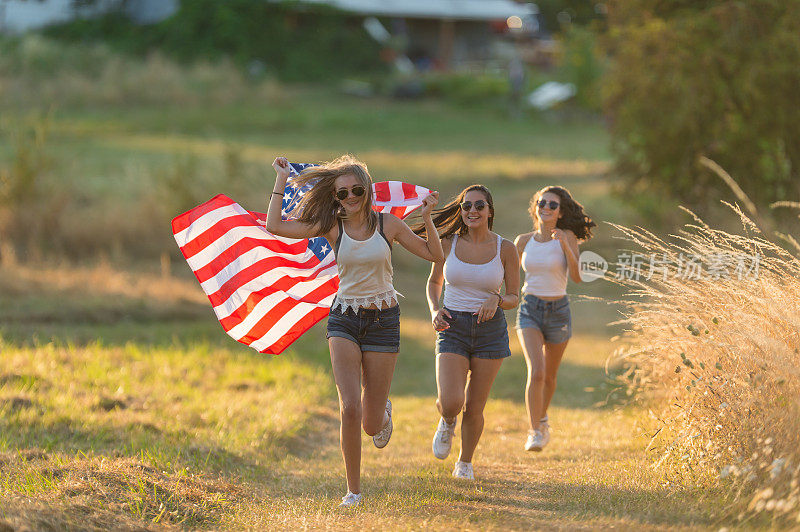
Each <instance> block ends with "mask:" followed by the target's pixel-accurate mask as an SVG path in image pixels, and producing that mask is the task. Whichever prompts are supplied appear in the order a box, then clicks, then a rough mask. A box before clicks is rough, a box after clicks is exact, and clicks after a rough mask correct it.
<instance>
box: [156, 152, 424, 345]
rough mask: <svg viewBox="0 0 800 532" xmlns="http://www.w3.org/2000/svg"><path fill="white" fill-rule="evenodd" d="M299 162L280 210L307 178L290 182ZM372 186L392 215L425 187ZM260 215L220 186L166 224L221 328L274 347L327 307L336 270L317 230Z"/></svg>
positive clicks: (379, 205)
mask: <svg viewBox="0 0 800 532" xmlns="http://www.w3.org/2000/svg"><path fill="white" fill-rule="evenodd" d="M307 166H310V165H308V164H298V163H291V175H290V178H289V182H288V184H287V185H286V189H285V191H284V198H283V208H282V211H281V212H282V215H283V216H284V217H288V216H290V211H291V210H292V209H293V208H294V207H295V205H296V204H297V203H298V202H299V201H300V199H301V198H302V197H303V195H305V194H306V192H308V191H309V190H310V189H311V187H312V186H313V183H312V184H308V185H305V186H304V187H303V188H297V187H295V186H294V185H293V184H292V180H291V176H295V175H297V174H298V173H300V172H301V171H302V170H303V169H304V168H306V167H307ZM372 190H373V208H374V209H375V210H376V211H378V212H390V213H392V214H394V215H395V216H397V217H399V218H404V217H406V216H408V215H409V214H410V213H411V212H412V211H414V210H415V209H416V208H418V207H419V206H420V205H421V204H422V200H423V198H425V196H427V195H428V193H430V190H429V189H427V188H424V187H420V186H416V185H410V184H408V183H402V182H400V181H384V182H381V183H374V184H373V185H372ZM266 218H267V216H266V214H262V213H257V212H250V211H247V210H245V209H243V208H242V207H241V206H240V205H239V204H238V203H236V202H234V201H233V200H232V199H230V198H228V197H227V196H225V195H223V194H220V195H218V196H215V197H213V198H211V199H210V200H208V201H207V202H205V203H203V204H202V205H199V206H197V207H195V208H194V209H191V210H189V211H187V212H185V213H183V214H181V215H180V216H177V217H176V218H175V219H174V220H172V232H173V234H174V236H175V241H176V242H177V243H178V247H180V249H181V252H182V253H183V256H184V257H185V258H186V261H187V262H188V263H189V267H190V268H191V269H192V271H193V272H194V274H195V276H196V277H197V280H198V281H199V282H200V286H201V288H202V289H203V292H205V294H206V295H207V296H208V299H209V301H210V302H211V306H212V307H213V309H214V313H215V314H216V315H217V319H219V322H220V324H222V327H223V329H225V331H226V332H227V333H228V335H230V336H231V337H232V338H233V339H235V340H237V341H239V342H241V343H243V344H245V345H249V346H250V347H252V348H253V349H255V350H257V351H259V352H261V353H269V354H275V355H277V354H279V353H281V352H282V351H283V350H284V349H286V348H287V347H288V346H289V345H291V343H292V342H294V341H295V340H296V339H297V338H299V337H300V335H302V334H303V333H304V332H305V331H307V330H308V329H309V328H311V327H312V326H313V325H314V324H316V323H317V322H318V321H320V320H321V319H322V318H324V317H325V316H327V315H328V311H329V310H330V306H331V303H333V298H334V296H335V295H336V290H337V288H338V287H339V277H338V276H337V269H336V259H335V258H334V256H333V250H332V249H331V246H330V244H329V243H328V241H327V240H326V239H325V238H324V237H315V238H311V239H302V240H298V239H293V238H283V237H280V236H275V235H273V234H271V233H269V232H268V231H267V230H266V228H265V226H266Z"/></svg>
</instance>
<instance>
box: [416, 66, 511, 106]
mask: <svg viewBox="0 0 800 532" xmlns="http://www.w3.org/2000/svg"><path fill="white" fill-rule="evenodd" d="M424 85H425V92H426V94H429V95H431V96H441V97H442V98H444V99H447V100H451V101H453V102H456V103H460V104H474V103H478V102H485V101H487V100H492V99H497V98H501V97H505V96H507V95H508V94H509V90H510V89H509V84H508V79H507V78H506V77H502V76H492V75H490V74H482V75H478V74H459V73H453V74H429V75H427V76H425V78H424Z"/></svg>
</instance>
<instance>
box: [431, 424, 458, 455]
mask: <svg viewBox="0 0 800 532" xmlns="http://www.w3.org/2000/svg"><path fill="white" fill-rule="evenodd" d="M455 432H456V422H455V420H453V422H452V423H448V422H447V421H445V420H444V418H440V419H439V426H438V427H436V433H435V434H434V435H433V445H432V447H433V456H435V457H436V458H438V459H439V460H444V459H445V458H447V455H449V454H450V448H451V447H452V446H453V435H454V434H455Z"/></svg>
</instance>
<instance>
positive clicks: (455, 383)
mask: <svg viewBox="0 0 800 532" xmlns="http://www.w3.org/2000/svg"><path fill="white" fill-rule="evenodd" d="M468 373H469V358H467V357H465V356H462V355H457V354H455V353H440V354H438V355H437V356H436V387H437V388H438V390H439V395H438V397H437V399H436V408H438V409H439V413H440V414H441V415H442V417H443V418H444V419H445V421H447V422H448V423H452V422H453V421H455V419H456V416H458V414H459V413H460V412H461V409H462V408H464V388H465V387H466V385H467V374H468Z"/></svg>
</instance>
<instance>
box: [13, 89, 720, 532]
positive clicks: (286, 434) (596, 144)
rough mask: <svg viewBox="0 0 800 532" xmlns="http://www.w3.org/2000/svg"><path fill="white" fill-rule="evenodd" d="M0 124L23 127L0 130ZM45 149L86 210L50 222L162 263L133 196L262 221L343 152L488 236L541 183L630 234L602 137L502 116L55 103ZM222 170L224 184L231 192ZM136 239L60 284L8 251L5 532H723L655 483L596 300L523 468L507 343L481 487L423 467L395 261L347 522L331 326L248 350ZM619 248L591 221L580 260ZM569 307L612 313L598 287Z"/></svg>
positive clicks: (293, 98) (59, 272) (277, 101)
mask: <svg viewBox="0 0 800 532" xmlns="http://www.w3.org/2000/svg"><path fill="white" fill-rule="evenodd" d="M14 113H16V114H17V115H18V116H21V115H22V114H23V112H22V111H19V110H15V111H14V112H13V113H11V115H6V116H13V114H14ZM46 150H47V153H48V156H49V157H51V158H52V160H53V161H54V164H52V165H51V167H50V169H49V170H48V172H47V175H46V179H47V180H49V181H48V182H51V183H59V184H61V185H64V186H67V185H68V186H69V187H70V188H69V190H72V191H73V192H74V191H78V192H79V193H80V196H81V198H82V199H81V201H82V203H80V205H83V210H74V211H69V212H71V213H72V214H71V216H70V217H67V218H65V219H64V223H65V224H69V223H71V224H73V226H74V227H75V228H78V229H81V230H82V231H84V232H85V233H87V234H89V236H87V237H86V238H92V234H93V233H96V234H97V238H98V239H100V240H101V241H102V239H103V238H106V237H107V236H108V233H114V232H115V231H120V232H122V231H125V230H130V231H131V235H132V238H135V239H138V240H140V241H152V242H155V244H153V247H152V248H150V247H148V248H146V249H147V250H148V253H151V252H152V251H153V250H155V251H156V252H157V251H159V250H161V251H165V252H168V253H170V254H172V256H173V257H175V251H176V250H175V248H174V242H172V241H171V234H170V232H169V226H168V221H169V216H168V215H170V216H172V215H175V214H178V212H175V211H171V212H169V211H167V210H162V211H157V212H158V216H154V217H153V218H152V219H145V218H146V216H145V214H146V213H147V212H148V211H145V210H142V209H143V207H142V205H144V204H146V203H147V202H151V201H157V199H158V197H153V196H150V195H148V194H149V191H150V190H151V189H153V188H157V187H158V186H159V183H160V181H159V179H160V178H159V176H160V175H161V174H162V173H163V172H165V171H167V172H170V171H178V170H180V168H182V166H181V164H182V163H181V161H185V160H187V159H190V160H193V161H195V162H194V163H193V164H195V169H194V170H192V172H188V173H187V176H185V177H186V178H187V179H188V182H189V183H190V184H191V190H192V194H195V195H196V196H197V198H198V199H199V200H200V201H203V200H205V199H207V198H209V197H211V196H213V195H214V194H217V193H219V192H229V193H230V194H231V195H232V197H234V199H237V200H239V201H240V202H241V203H242V204H243V205H244V206H245V207H247V208H250V209H255V210H259V209H263V208H264V206H263V202H264V196H265V191H267V190H269V188H268V187H270V186H271V183H272V181H271V180H272V179H273V173H272V171H271V169H270V168H269V163H270V162H271V160H272V158H273V157H274V156H275V155H277V154H285V155H287V156H288V157H290V159H292V160H297V161H317V160H323V159H327V158H331V157H333V156H336V155H338V154H340V153H342V152H345V151H349V152H353V153H355V154H357V155H358V156H360V157H362V158H363V159H364V160H365V161H366V162H367V163H368V164H369V165H370V169H371V171H372V173H373V175H374V176H375V177H376V179H391V178H394V179H407V180H409V181H412V182H418V183H420V184H424V185H427V186H431V187H433V188H438V189H439V190H441V191H442V193H443V195H445V196H449V195H451V194H454V193H456V192H458V191H459V190H460V189H461V188H463V187H464V186H466V185H469V184H471V183H473V182H476V181H479V182H483V183H485V184H487V185H488V186H489V187H490V188H491V190H492V191H493V193H494V196H495V202H496V205H498V206H499V209H498V216H497V223H496V225H495V229H496V230H497V231H498V232H499V233H501V234H503V235H504V236H506V237H507V238H513V237H514V236H515V235H516V234H517V233H519V232H523V231H526V230H528V227H529V225H530V221H529V219H528V217H527V213H526V209H527V202H528V200H529V198H530V196H531V195H532V193H533V192H534V191H535V190H537V189H538V188H539V187H541V186H543V185H545V184H550V183H558V184H562V185H565V186H567V187H568V188H570V190H571V191H572V192H573V193H574V194H575V196H576V197H577V198H578V199H579V200H580V201H581V202H582V203H584V205H585V206H586V207H587V209H588V211H589V212H590V214H591V215H592V216H593V217H594V218H595V219H596V220H598V222H599V221H602V220H613V221H615V222H628V221H630V219H631V215H630V214H629V213H628V212H627V210H626V209H625V207H624V206H623V205H622V204H621V203H620V202H619V200H617V199H615V198H614V197H612V196H611V195H610V194H609V190H610V179H611V178H610V177H607V176H604V175H603V172H604V170H605V169H606V167H607V165H608V153H607V150H606V147H605V136H604V133H603V130H602V127H601V126H600V125H599V124H596V123H579V122H562V123H559V122H548V121H544V120H541V119H531V120H529V121H523V122H509V121H508V120H507V118H506V116H505V114H504V113H503V112H501V111H498V110H497V109H492V108H484V109H472V110H470V109H464V108H455V107H450V106H443V105H441V104H439V103H437V102H435V101H423V102H391V101H388V100H355V99H351V98H348V97H344V96H339V95H333V94H329V93H325V92H322V91H321V90H319V89H308V88H298V89H296V90H294V89H293V90H286V91H283V92H282V93H280V94H279V95H276V96H274V98H273V99H271V100H270V101H266V102H264V103H263V105H261V104H258V103H254V102H252V101H251V102H246V103H236V104H229V105H220V106H216V107H206V106H202V105H187V106H181V105H177V104H176V105H165V106H155V105H150V106H147V105H141V106H138V107H132V108H129V107H121V106H108V107H96V108H83V107H68V108H63V109H57V110H56V111H55V112H54V114H53V117H52V119H51V124H50V135H49V137H48V142H47V145H46ZM12 154H13V147H12V146H11V145H9V144H4V145H0V162H2V163H3V164H5V163H6V161H8V160H9V159H10V158H11V157H12ZM231 154H234V155H235V157H234V159H235V162H236V164H237V165H241V167H240V168H239V169H238V170H236V171H235V172H231V171H230V168H228V167H226V164H228V165H229V164H230V160H231ZM226 161H227V163H226ZM0 166H1V165H0ZM226 168H228V170H226ZM176 169H177V170H176ZM226 172H227V173H226ZM231 175H235V176H239V177H240V178H241V179H240V181H239V182H237V183H232V182H230V180H226V176H228V177H230V176H231ZM161 198H162V199H163V196H161ZM136 202H139V203H136ZM131 204H134V205H135V207H130V205H131ZM76 209H77V208H76ZM159 216H160V217H159ZM126 228H131V229H126ZM78 229H75V231H77V230H78ZM76 234H78V233H64V235H65V238H77V237H75V235H76ZM70 235H71V236H70ZM103 235H105V236H103ZM109 241H111V240H109ZM75 242H79V241H78V240H75ZM134 244H135V243H134ZM134 244H131V247H130V248H127V247H125V246H122V248H121V249H117V252H115V253H114V252H112V253H102V254H103V255H105V256H106V257H108V256H109V255H110V259H104V260H103V261H101V262H100V263H98V262H97V258H96V257H97V255H92V256H87V257H85V258H84V259H83V260H79V261H78V264H77V265H76V263H75V262H72V263H69V264H68V263H66V262H64V263H59V262H58V261H57V260H54V259H50V258H48V256H47V255H46V254H43V255H42V258H41V259H40V260H39V261H36V262H30V261H29V260H22V261H21V262H17V261H14V260H11V257H10V256H9V254H8V253H6V255H5V259H4V262H3V263H2V270H0V350H1V351H2V356H1V357H0V530H2V526H3V523H4V522H5V523H6V524H8V525H9V526H11V527H15V528H17V527H18V528H21V529H24V527H25V526H27V527H30V528H32V529H54V530H60V529H67V528H72V529H97V530H105V529H109V528H128V529H135V528H137V527H149V528H151V529H161V528H162V527H163V526H166V525H170V524H173V525H178V526H181V527H185V528H200V529H215V528H223V529H231V528H233V529H241V528H251V529H267V528H292V529H302V528H351V527H359V528H364V529H384V530H386V529H395V528H397V529H421V528H425V529H476V530H477V529H520V530H522V529H531V528H538V529H585V528H608V527H615V528H622V529H636V530H642V529H644V530H647V529H672V528H678V529H705V528H710V527H713V526H718V525H719V524H720V521H719V519H720V518H721V516H722V515H724V513H723V512H722V509H720V508H719V507H717V502H718V499H717V498H716V496H715V494H714V493H702V492H700V491H699V490H698V489H697V488H691V487H686V486H683V485H681V482H680V481H678V480H677V479H674V478H670V477H669V476H667V475H666V474H665V473H664V472H663V471H661V470H658V469H653V468H652V467H651V464H652V460H651V458H650V457H649V456H648V454H647V453H646V452H645V448H646V446H647V443H648V441H649V436H648V434H647V428H648V426H649V424H648V420H647V413H646V411H643V410H641V409H639V408H635V407H631V406H625V405H624V404H623V403H622V402H619V401H618V399H617V397H616V395H614V394H612V393H611V392H612V391H613V388H612V387H611V385H610V384H609V381H608V378H607V376H606V374H605V369H604V363H605V360H606V358H607V357H608V355H609V354H610V353H611V352H612V350H613V348H614V344H612V343H611V342H610V340H609V338H610V337H611V336H613V335H614V334H616V331H615V330H614V329H612V328H609V327H606V325H605V324H606V323H608V322H610V321H613V320H615V319H616V317H617V316H616V313H615V310H614V307H612V306H609V305H607V304H605V303H604V302H603V301H590V300H588V299H587V300H582V299H580V298H579V297H575V298H574V299H573V301H574V302H575V303H574V313H575V314H574V320H575V327H574V329H575V336H574V339H573V340H572V343H571V345H570V347H569V349H568V351H567V355H566V359H565V362H564V365H563V367H562V371H561V374H560V382H559V389H558V391H557V393H556V396H555V399H554V403H553V408H552V409H551V412H550V417H551V420H552V421H551V422H552V425H553V435H554V437H553V442H552V444H551V445H550V446H549V447H548V448H547V449H546V451H545V452H544V453H542V454H531V453H526V452H525V451H523V450H522V445H523V443H524V439H525V435H526V423H525V406H524V402H523V392H524V380H525V377H524V376H525V364H524V360H523V359H522V356H521V352H520V347H519V345H518V343H517V341H516V339H515V337H513V336H512V351H513V353H514V356H512V357H511V358H510V359H508V360H507V361H506V362H504V364H503V368H502V370H501V373H500V375H499V376H498V378H497V381H496V383H495V386H494V388H493V392H492V397H491V400H490V402H489V404H488V406H487V410H486V428H485V431H484V436H483V438H482V440H481V443H480V445H479V447H478V451H477V454H476V458H475V468H476V476H477V477H478V481H477V482H476V483H475V484H468V483H461V482H457V481H455V480H454V479H452V478H451V476H450V472H451V470H452V465H453V460H454V457H453V456H452V455H451V457H450V459H448V460H445V461H444V462H440V461H438V460H436V459H435V458H433V456H432V455H431V452H430V438H431V436H432V431H433V430H434V429H435V426H436V422H437V420H438V416H437V414H436V410H435V406H434V402H433V401H434V394H435V390H436V387H435V381H434V374H433V370H434V359H433V355H432V351H433V338H434V335H433V331H432V330H431V328H430V326H429V323H428V318H427V314H426V306H425V302H424V296H423V286H424V279H425V275H426V273H427V267H426V266H425V265H424V264H423V263H421V261H419V260H417V259H415V258H413V257H411V256H409V255H408V254H407V253H404V252H402V251H400V252H397V253H396V256H395V268H396V285H397V288H398V289H399V290H400V291H401V292H403V293H404V294H406V296H407V297H406V298H405V300H403V301H402V303H401V305H402V309H403V316H404V317H403V322H402V330H401V334H402V353H401V355H400V359H399V362H398V366H397V371H396V374H395V379H394V382H393V387H392V394H391V396H392V400H393V402H394V405H395V410H394V412H395V432H394V435H393V437H392V441H391V442H390V444H389V446H388V447H387V448H386V449H384V450H382V451H378V450H376V449H375V448H374V447H372V444H371V441H370V440H369V438H366V437H364V452H363V489H364V493H365V496H366V499H365V500H366V504H365V505H364V506H363V507H362V508H359V509H357V510H356V511H355V512H350V513H342V512H340V511H339V510H337V508H336V505H337V503H338V501H339V498H340V497H341V496H342V495H343V494H344V492H345V484H344V468H343V464H342V461H341V456H340V453H339V450H338V409H337V402H336V392H335V387H334V385H333V380H332V376H331V372H330V363H329V358H328V351H327V346H326V343H325V339H324V322H323V323H321V324H319V325H317V326H316V327H315V328H314V329H312V330H311V331H309V332H308V333H307V334H306V335H305V336H304V337H302V338H301V339H300V340H299V341H298V342H296V343H295V344H294V345H293V346H292V347H291V348H290V349H288V350H287V351H286V352H285V353H284V354H283V355H281V356H278V357H265V356H262V355H259V354H257V353H255V352H253V351H251V350H249V349H247V348H245V347H244V346H241V345H238V344H236V343H235V342H233V341H232V340H229V339H228V338H227V337H226V336H225V335H224V332H223V331H222V329H221V327H220V326H219V324H218V323H217V322H216V320H215V319H214V317H213V315H212V312H211V309H210V308H209V305H208V302H207V300H206V299H205V297H204V296H203V294H202V292H201V291H200V288H199V286H197V283H196V281H194V280H193V278H191V276H190V274H189V271H188V267H187V266H186V265H185V264H184V263H182V262H180V261H174V260H173V262H172V264H171V266H170V267H167V268H163V267H162V265H160V264H159V263H158V262H154V261H152V260H150V259H149V258H148V259H147V260H139V259H140V258H141V257H137V253H136V249H137V248H136V247H135V245H134ZM76 245H77V244H76ZM616 246H617V244H616V243H615V241H614V240H613V239H612V237H611V233H610V231H609V230H608V229H606V228H604V227H602V224H601V227H600V228H599V230H598V237H597V239H596V240H593V241H592V242H591V243H590V244H589V245H588V246H587V249H592V250H595V251H598V252H601V253H602V254H604V255H605V256H606V257H607V258H609V260H613V259H614V256H613V253H614V252H615V249H616ZM87 249H92V250H95V249H94V248H87ZM142 249H145V248H142ZM95 251H96V250H95ZM112 251H113V250H112ZM151 256H152V253H151V254H150V255H147V257H151ZM156 256H157V253H156ZM571 290H572V293H574V294H584V295H588V296H590V297H596V298H603V299H606V300H608V299H611V298H613V297H615V296H616V295H617V292H616V291H615V290H614V289H613V288H611V287H609V286H604V285H600V284H599V283H593V284H590V285H581V286H579V287H572V288H571ZM508 318H509V322H513V318H514V313H513V312H509V313H508Z"/></svg>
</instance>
